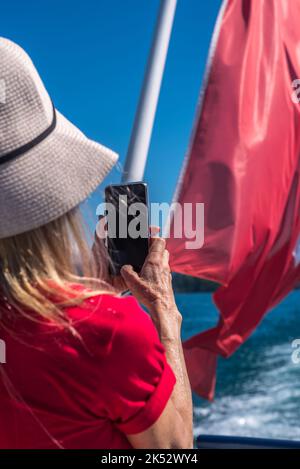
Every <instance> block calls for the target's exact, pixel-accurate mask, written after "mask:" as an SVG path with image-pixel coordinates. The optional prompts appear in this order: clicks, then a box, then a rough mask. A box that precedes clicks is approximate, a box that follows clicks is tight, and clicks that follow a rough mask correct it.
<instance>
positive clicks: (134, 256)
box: [105, 182, 149, 275]
mask: <svg viewBox="0 0 300 469" xmlns="http://www.w3.org/2000/svg"><path fill="white" fill-rule="evenodd" d="M105 207H106V213H105V215H106V219H107V225H106V229H107V237H106V246H107V249H108V253H109V256H110V259H111V266H110V273H111V275H119V273H120V270H121V267H122V266H123V265H125V264H129V265H132V267H133V268H134V270H135V271H136V272H140V271H141V269H142V267H143V264H144V262H145V259H146V257H147V255H148V250H149V202H148V189H147V184H146V183H144V182H133V183H129V184H111V185H109V186H107V187H106V188H105Z"/></svg>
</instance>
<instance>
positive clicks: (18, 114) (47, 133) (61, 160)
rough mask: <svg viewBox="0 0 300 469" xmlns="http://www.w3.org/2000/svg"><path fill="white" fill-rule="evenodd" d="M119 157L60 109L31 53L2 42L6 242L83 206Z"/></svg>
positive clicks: (0, 147)
mask: <svg viewBox="0 0 300 469" xmlns="http://www.w3.org/2000/svg"><path fill="white" fill-rule="evenodd" d="M117 158H118V156H117V154H116V153H114V152H113V151H111V150H110V149H108V148H106V147H104V146H102V145H100V144H99V143H96V142H94V141H92V140H90V139H88V138H87V137H86V136H85V135H84V134H83V133H82V132H81V131H80V130H78V129H77V128H76V127H75V126H74V125H73V124H71V123H70V122H69V121H68V120H67V119H66V118H64V117H63V116H62V114H60V113H59V112H58V111H57V110H56V109H55V108H54V106H53V104H52V101H51V99H50V97H49V95H48V93H47V91H46V89H45V87H44V85H43V83H42V81H41V79H40V77H39V75H38V72H37V70H36V69H35V67H34V65H33V63H32V62H31V60H30V58H29V56H28V55H27V54H26V52H25V51H24V50H23V49H22V48H21V47H19V46H18V45H16V44H15V43H13V42H12V41H10V40H8V39H4V38H0V238H5V237H8V236H12V235H16V234H19V233H23V232H25V231H29V230H31V229H34V228H37V227H39V226H42V225H44V224H46V223H48V222H50V221H52V220H54V219H56V218H58V217H60V216H61V215H63V214H64V213H66V212H68V211H69V210H70V209H72V208H74V207H75V206H77V205H78V204H79V203H80V202H82V201H83V200H84V199H85V198H86V197H87V196H88V195H89V194H90V193H91V192H93V190H94V189H96V187H97V186H98V185H99V184H100V183H101V182H102V180H103V179H104V177H105V176H106V175H107V173H108V172H109V171H110V170H111V168H112V167H113V165H114V164H115V162H116V161H117Z"/></svg>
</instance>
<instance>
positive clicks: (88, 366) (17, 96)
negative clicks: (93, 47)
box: [0, 38, 192, 448]
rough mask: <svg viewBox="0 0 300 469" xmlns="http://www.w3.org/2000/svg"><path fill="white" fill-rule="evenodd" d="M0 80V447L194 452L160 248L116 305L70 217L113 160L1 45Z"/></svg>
mask: <svg viewBox="0 0 300 469" xmlns="http://www.w3.org/2000/svg"><path fill="white" fill-rule="evenodd" d="M0 70H1V77H0V78H1V80H2V83H4V84H5V100H3V102H1V103H0V137H1V140H0V188H1V192H0V293H1V300H0V338H1V340H3V341H4V342H5V345H6V363H5V364H2V365H1V368H0V369H1V376H0V421H1V422H2V424H1V426H0V447H1V448H131V447H134V448H190V447H192V403H191V392H190V386H189V382H188V378H187V373H186V368H185V363H184V359H183V353H182V346H181V341H180V327H181V316H180V314H179V312H178V310H177V307H176V304H175V301H174V295H173V291H172V286H171V276H170V270H169V265H168V253H167V251H166V250H165V243H164V240H162V239H160V238H152V240H151V245H150V251H149V256H148V258H147V259H146V262H145V265H144V267H143V270H142V273H141V275H138V274H137V273H135V272H134V271H133V270H132V268H131V267H130V266H125V267H124V268H123V269H122V280H123V284H124V285H125V286H126V288H127V289H130V290H131V292H132V294H133V295H134V297H135V298H134V297H133V296H128V297H121V296H120V295H118V292H117V291H116V289H115V288H114V287H113V286H112V285H110V283H109V280H108V278H107V277H108V276H107V265H108V263H107V258H106V256H105V249H104V248H103V246H102V244H101V242H100V241H99V240H98V242H97V243H96V244H95V245H94V248H93V253H94V254H96V255H93V256H91V255H90V252H89V249H88V247H87V246H88V243H87V242H86V241H85V240H84V239H85V236H86V229H85V227H84V225H83V223H82V220H81V217H80V210H79V208H78V207H79V204H80V203H81V202H82V201H83V200H84V199H86V197H87V196H88V195H89V194H90V193H91V192H92V191H93V190H94V189H95V188H96V187H97V186H98V185H99V184H100V183H101V181H102V180H103V178H104V177H105V175H106V174H107V173H108V171H109V170H110V169H111V167H112V166H113V164H114V163H115V161H116V159H117V157H116V155H115V154H114V153H113V152H112V151H111V150H108V149H107V148H104V147H103V146H102V145H100V144H97V143H95V142H93V141H90V140H89V139H87V138H86V137H85V136H84V135H83V134H82V133H81V132H80V131H79V130H78V129H76V128H75V127H74V126H73V125H72V124H71V123H70V122H68V121H67V120H66V119H65V118H64V117H63V116H62V115H61V114H60V113H59V112H58V111H56V110H55V108H54V106H53V105H52V102H51V100H50V98H49V96H48V94H47V92H46V90H45V88H44V86H43V84H42V82H41V80H40V78H39V75H38V73H37V71H36V69H35V68H34V66H33V64H32V62H31V60H30V59H29V57H28V56H27V55H26V53H25V52H24V51H23V50H22V49H21V48H20V47H18V46H17V45H16V44H14V43H13V42H11V41H9V40H7V39H1V38H0ZM78 265H80V270H81V273H80V275H79V273H78V268H76V266H78ZM105 279H106V280H105ZM137 300H138V301H139V302H141V303H142V304H144V305H145V306H146V307H147V309H148V311H149V315H148V314H147V313H145V312H144V311H143V310H142V309H141V307H140V306H139V304H138V302H137Z"/></svg>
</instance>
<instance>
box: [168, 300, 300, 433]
mask: <svg viewBox="0 0 300 469" xmlns="http://www.w3.org/2000/svg"><path fill="white" fill-rule="evenodd" d="M299 300H300V292H299V291H295V292H293V293H292V294H291V295H289V297H288V298H286V299H285V301H284V302H282V303H281V304H280V305H279V306H278V307H277V308H276V309H274V310H273V311H271V312H270V313H269V314H268V316H267V317H266V318H265V319H264V321H263V322H262V324H261V325H260V326H259V328H258V329H257V331H256V332H255V333H254V334H253V335H252V337H250V339H249V340H248V341H247V342H246V343H245V344H244V345H243V346H242V347H241V348H240V349H239V350H238V351H237V352H236V353H235V354H234V356H233V357H231V358H230V359H227V360H224V359H220V360H219V366H218V381H217V392H216V398H215V401H214V402H213V403H207V402H206V401H203V400H202V399H199V398H197V397H195V398H194V422H195V435H196V436H198V435H199V434H215V435H216V434H219V435H234V436H253V437H261V438H281V439H293V440H300V364H298V365H297V364H294V363H293V362H292V359H291V356H292V352H293V349H292V347H291V343H292V341H293V340H294V339H295V338H300V306H299V307H298V304H299ZM177 303H178V306H179V308H180V309H181V311H182V314H183V316H184V321H183V322H184V335H185V337H187V336H190V335H191V333H196V332H199V330H203V329H207V328H208V327H211V326H212V325H214V324H215V322H216V320H217V313H216V310H215V307H214V306H213V304H212V302H211V298H210V296H209V295H208V294H191V295H186V294H185V295H178V296H177Z"/></svg>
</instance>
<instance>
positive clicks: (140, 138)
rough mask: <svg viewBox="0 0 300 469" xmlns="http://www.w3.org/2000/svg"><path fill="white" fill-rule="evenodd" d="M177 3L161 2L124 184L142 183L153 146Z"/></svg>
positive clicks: (175, 1) (166, 0)
mask: <svg viewBox="0 0 300 469" xmlns="http://www.w3.org/2000/svg"><path fill="white" fill-rule="evenodd" d="M176 3H177V0H161V4H160V10H159V15H158V20H157V25H156V29H155V33H154V39H153V44H152V48H151V52H150V56H149V59H148V63H147V68H146V74H145V77H144V82H143V88H142V92H141V96H140V100H139V104H138V108H137V112H136V116H135V120H134V125H133V130H132V134H131V138H130V143H129V148H128V153H127V157H126V161H125V167H124V172H123V177H122V181H123V182H124V183H126V182H130V181H141V180H142V179H143V177H144V171H145V166H146V161H147V156H148V150H149V146H150V139H151V134H152V129H153V124H154V119H155V113H156V108H157V102H158V97H159V92H160V88H161V83H162V79H163V73H164V68H165V63H166V58H167V53H168V47H169V42H170V37H171V32H172V26H173V22H174V16H175V10H176Z"/></svg>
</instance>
